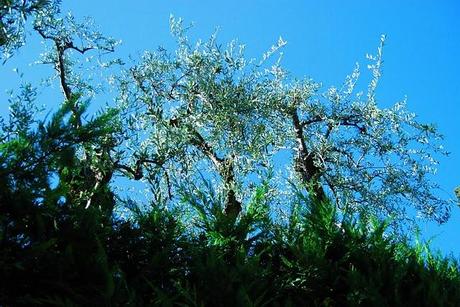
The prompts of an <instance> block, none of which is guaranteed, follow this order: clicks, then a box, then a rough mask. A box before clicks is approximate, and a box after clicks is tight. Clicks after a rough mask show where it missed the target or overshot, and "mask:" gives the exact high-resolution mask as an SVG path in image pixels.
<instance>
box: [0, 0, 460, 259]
mask: <svg viewBox="0 0 460 307" xmlns="http://www.w3.org/2000/svg"><path fill="white" fill-rule="evenodd" d="M63 2H64V6H63V7H64V10H69V9H70V10H72V12H73V13H74V15H76V16H77V17H82V16H91V17H93V18H94V19H95V21H96V23H97V24H98V25H99V26H100V28H101V30H102V32H104V33H106V34H108V35H111V36H114V37H115V38H119V39H122V40H123V45H122V46H121V47H120V49H119V51H120V53H119V55H121V57H124V58H126V57H127V56H128V55H129V54H131V55H134V57H136V55H137V54H138V53H140V52H142V51H143V50H145V49H155V48H156V47H157V46H158V45H163V46H171V42H172V40H171V37H170V35H169V28H168V21H169V15H170V14H173V15H175V16H176V17H182V18H184V19H185V21H186V22H192V21H193V22H194V23H195V26H194V29H193V30H192V36H193V37H196V38H203V39H206V38H207V37H208V36H209V35H210V34H211V33H212V32H213V31H214V29H215V28H216V27H219V28H220V34H219V37H220V41H222V42H223V43H224V42H227V41H228V40H230V39H233V38H237V39H238V40H239V41H240V42H242V43H245V44H246V45H247V50H248V54H249V56H251V57H256V56H259V55H260V54H261V53H262V52H264V51H266V49H267V48H268V47H269V46H271V45H272V44H273V43H274V42H276V40H277V39H278V37H279V36H282V37H283V38H284V39H285V40H286V41H287V42H288V45H287V47H286V48H285V50H284V54H285V55H284V61H283V62H284V66H285V67H286V68H288V69H289V70H290V71H291V72H292V74H293V75H294V76H298V77H303V76H309V77H312V78H313V79H314V80H316V81H321V82H323V84H324V85H325V86H327V85H332V84H335V85H340V84H341V83H342V82H343V80H344V78H345V76H346V75H347V74H348V73H350V72H351V71H352V69H353V67H354V65H355V63H356V62H360V63H361V64H362V65H361V67H363V68H364V67H365V66H366V65H365V64H366V60H365V54H366V53H373V52H374V51H375V49H376V48H377V46H378V43H379V37H380V35H381V34H386V35H387V43H386V47H385V49H384V60H385V63H384V68H383V78H382V80H381V83H380V87H379V90H378V92H377V94H378V100H379V102H380V103H381V105H382V106H389V105H391V104H392V103H394V102H396V101H398V100H401V99H403V98H404V97H405V96H407V98H408V108H409V109H410V110H412V111H413V112H415V113H417V114H418V115H419V119H420V120H421V121H424V122H433V123H436V124H437V126H438V128H439V130H440V132H441V133H442V134H444V136H445V142H444V145H445V148H446V149H447V150H449V151H450V152H451V155H450V156H449V157H448V158H444V159H442V160H441V165H440V167H439V172H438V174H437V177H436V178H435V181H436V182H438V183H439V184H440V185H441V187H442V188H443V189H444V190H445V192H444V193H445V195H443V196H445V197H449V196H451V197H453V192H452V191H453V189H454V187H455V186H457V185H460V176H459V175H458V174H459V170H460V137H458V133H459V132H460V128H459V127H460V126H459V124H458V121H459V120H460V99H459V97H460V74H459V72H460V60H459V57H458V54H459V49H460V19H459V18H458V16H460V2H458V1H456V0H445V1H436V0H432V1H425V0H412V1H401V0H385V1H371V0H367V1H364V0H362V1H343V0H335V1H332V0H322V1H310V0H304V1H301V0H298V1H273V0H256V1H249V0H246V1H241V0H237V1H215V0H214V1H209V0H200V1H191V0H188V1H186V0H168V1H159V0H157V1H152V0H137V1H135V2H133V3H135V4H127V2H126V1H113V0H112V1H108V0H98V1H94V0H93V1H88V0H79V1H66V0H64V1H63ZM26 52H27V51H26V50H25V49H24V50H22V51H21V54H20V55H19V57H18V59H17V60H16V63H15V62H12V63H10V64H8V65H7V66H5V67H3V68H2V71H1V72H0V77H1V78H2V79H3V80H6V78H8V79H9V80H13V79H14V77H13V76H12V75H11V77H9V76H10V74H12V73H11V72H10V70H8V69H9V68H10V67H12V65H16V66H17V62H18V61H22V63H24V62H26V61H27V59H29V57H28V55H27V53H26ZM34 69H35V70H40V68H34ZM11 82H13V81H11ZM2 83H4V82H3V81H2ZM4 84H7V85H9V82H5V83H4ZM6 88H8V87H6ZM2 89H5V87H4V85H3V86H2ZM459 221H460V209H459V208H457V207H454V208H453V214H452V218H451V220H450V221H449V222H448V223H447V224H446V225H443V226H441V227H438V226H435V225H432V224H422V230H423V231H424V232H425V234H426V236H428V237H429V236H432V235H438V236H437V237H436V238H435V239H434V240H433V246H434V247H435V248H440V249H441V250H442V252H443V253H445V254H447V253H450V252H452V253H453V254H454V255H455V256H457V257H459V256H460V236H459V235H458V230H460V223H459Z"/></svg>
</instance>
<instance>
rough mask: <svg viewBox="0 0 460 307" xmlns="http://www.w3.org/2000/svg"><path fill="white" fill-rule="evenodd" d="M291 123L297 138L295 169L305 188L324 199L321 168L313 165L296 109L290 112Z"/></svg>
mask: <svg viewBox="0 0 460 307" xmlns="http://www.w3.org/2000/svg"><path fill="white" fill-rule="evenodd" d="M292 123H293V125H294V131H295V136H296V140H297V144H298V146H297V157H296V159H295V170H296V172H297V173H298V174H299V175H300V176H301V178H302V181H303V183H304V184H305V185H306V187H307V189H309V190H310V191H312V192H313V193H314V194H315V195H314V196H315V197H316V199H317V200H319V201H323V200H325V199H326V193H325V192H324V189H323V187H322V185H321V182H320V179H321V169H320V168H319V167H317V166H316V165H315V161H314V155H313V154H311V153H310V152H309V151H308V149H307V146H306V144H305V139H304V134H303V126H302V123H301V122H300V120H299V115H298V114H297V110H294V111H293V112H292Z"/></svg>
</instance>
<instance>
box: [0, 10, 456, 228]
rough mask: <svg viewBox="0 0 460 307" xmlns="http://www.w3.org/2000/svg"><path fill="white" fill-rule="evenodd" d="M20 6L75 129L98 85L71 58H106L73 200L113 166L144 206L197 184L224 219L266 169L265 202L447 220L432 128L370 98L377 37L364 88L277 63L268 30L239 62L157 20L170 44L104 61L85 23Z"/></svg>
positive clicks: (86, 200)
mask: <svg viewBox="0 0 460 307" xmlns="http://www.w3.org/2000/svg"><path fill="white" fill-rule="evenodd" d="M8 3H9V2H8ZM24 3H26V4H30V10H29V7H28V6H27V7H24V9H27V10H29V11H31V12H35V15H34V17H35V19H34V22H33V29H34V30H35V31H36V32H37V33H38V34H39V35H40V36H41V38H42V39H43V40H44V41H45V42H46V43H47V44H46V45H47V46H48V48H49V50H47V52H45V53H44V54H43V55H42V57H41V59H40V61H41V62H42V63H44V64H51V65H52V66H53V67H54V69H55V75H54V76H53V77H52V78H51V80H52V81H57V83H58V84H59V86H60V88H61V89H62V92H63V98H64V100H65V103H66V104H67V106H68V107H69V108H70V110H71V113H72V123H73V125H74V126H75V128H76V129H78V128H79V127H81V126H83V125H84V123H83V122H82V121H84V117H82V114H83V112H84V110H85V107H86V106H87V101H89V100H88V99H91V98H93V99H94V98H97V95H98V94H104V93H106V92H104V88H101V87H99V86H98V85H97V83H100V80H94V79H93V80H92V79H91V78H90V77H88V75H89V74H88V70H79V69H80V68H79V67H80V66H83V68H86V69H90V70H91V71H93V72H94V71H98V70H107V68H108V67H112V66H113V64H120V65H116V67H117V68H116V69H115V70H113V72H114V75H112V76H111V77H110V82H111V84H112V85H114V87H113V90H115V92H116V106H115V109H111V110H112V111H113V112H116V113H117V114H118V118H119V123H120V129H119V130H117V132H116V133H115V132H114V133H113V135H112V136H111V137H110V138H107V139H106V140H105V141H104V142H101V143H100V144H93V145H92V146H89V147H88V146H86V147H85V148H80V149H79V151H78V152H79V153H80V159H81V160H82V164H87V165H88V170H87V174H90V176H92V177H94V178H95V180H94V181H93V182H92V184H91V187H88V188H87V192H85V193H83V194H82V195H80V196H79V197H80V198H81V200H80V202H81V203H82V204H84V206H85V207H89V206H91V204H92V201H91V200H92V196H93V195H94V194H95V193H96V192H97V190H98V189H99V188H100V187H101V186H105V185H106V184H107V183H110V182H112V184H117V181H116V180H114V179H115V177H114V174H121V175H122V176H124V177H127V178H129V179H132V180H142V181H144V182H145V183H147V185H148V187H149V188H150V195H151V196H153V199H154V201H155V202H160V203H163V204H165V205H181V203H182V198H181V197H182V196H183V194H184V191H188V192H187V193H190V192H191V191H193V190H194V189H195V190H197V189H198V190H202V189H205V188H206V187H211V188H212V189H213V190H215V191H216V193H215V195H214V194H213V195H209V197H214V196H215V197H216V202H220V204H221V205H222V211H223V213H224V215H225V216H227V217H229V219H230V221H233V220H235V219H236V218H237V217H238V216H239V215H240V212H241V211H242V210H243V209H244V207H245V205H246V204H247V203H248V199H249V198H250V197H251V195H252V194H253V192H254V187H255V186H257V185H258V184H260V182H261V180H268V179H267V178H269V179H270V178H271V185H272V189H270V191H269V193H270V195H271V198H272V200H273V202H274V203H275V202H276V201H277V200H280V201H281V200H282V202H283V203H289V200H290V199H292V197H293V196H294V194H295V193H294V192H292V191H291V189H290V188H289V187H290V185H294V186H297V187H299V186H300V187H303V190H304V192H305V193H308V194H309V195H311V196H313V197H315V198H317V199H319V200H326V199H330V200H331V201H333V202H334V203H335V204H336V207H337V208H338V209H339V210H341V211H342V212H350V213H352V214H354V213H366V214H373V215H377V216H380V217H382V218H385V217H392V218H394V219H395V220H401V219H405V218H411V217H413V214H412V212H414V210H415V212H416V214H417V216H420V217H424V218H428V219H433V220H436V221H438V222H444V221H445V220H446V219H447V218H448V216H449V208H450V201H448V200H444V199H441V198H439V197H438V196H437V194H436V189H437V185H436V184H435V183H434V182H433V181H432V180H431V179H432V178H431V176H432V175H433V174H434V173H435V171H436V164H437V161H436V155H437V154H444V151H443V149H442V147H441V146H439V144H438V141H439V140H440V138H441V136H440V135H439V134H438V133H437V131H436V129H435V127H434V126H433V125H427V124H422V123H419V122H418V121H417V119H416V116H415V115H414V114H413V113H411V112H408V111H407V110H406V108H405V101H401V102H397V103H396V104H394V106H392V107H390V108H382V107H380V106H379V105H378V102H377V98H376V89H377V85H378V81H379V79H380V76H381V69H382V63H383V62H382V51H383V44H384V37H382V40H381V44H380V46H379V48H378V50H377V53H376V55H373V56H372V55H370V56H368V60H369V61H370V64H369V66H368V68H369V70H370V72H371V81H370V83H369V85H368V86H367V88H365V89H364V91H359V88H360V86H359V84H358V80H359V76H360V69H359V66H358V65H357V66H356V68H355V69H354V71H353V72H352V74H351V75H350V76H348V77H347V78H346V79H345V82H344V84H343V85H341V86H339V87H331V88H328V89H325V90H324V89H322V87H321V86H320V84H319V83H317V82H315V81H313V80H311V79H308V78H306V79H293V78H292V77H290V75H289V74H288V72H287V71H285V70H284V69H283V67H282V66H281V61H280V60H281V52H280V49H281V48H282V47H283V46H284V45H285V44H286V42H285V41H284V40H283V39H281V38H280V39H279V41H278V42H277V44H275V45H274V46H272V47H271V48H270V49H269V50H268V51H267V52H266V53H265V54H263V56H262V58H261V59H260V60H256V59H248V58H247V57H246V55H245V52H244V49H245V48H244V46H243V45H240V44H238V43H237V42H236V41H232V42H230V43H229V44H227V45H226V46H223V45H221V44H219V42H218V41H217V35H213V36H212V37H211V38H210V39H209V40H207V41H205V42H202V41H198V42H196V43H193V42H191V41H190V40H189V39H188V38H187V28H185V27H184V26H183V24H182V21H181V20H176V19H174V18H171V31H172V34H173V36H174V38H175V39H176V42H177V49H176V50H175V51H174V52H169V51H168V50H166V49H164V48H159V49H158V50H156V51H146V52H145V53H144V54H143V56H142V57H141V58H140V59H139V60H138V61H137V62H136V63H135V64H134V65H132V66H131V67H129V66H128V65H124V64H123V63H122V62H121V61H120V60H118V59H116V58H113V57H111V58H107V54H108V53H113V52H114V51H115V47H116V45H117V44H118V41H116V40H114V39H111V38H106V37H105V36H104V35H102V34H101V33H99V32H98V31H95V30H94V29H93V28H92V26H91V23H90V22H89V21H88V20H85V21H84V22H77V21H76V20H75V18H74V17H73V16H71V15H66V16H64V17H60V12H59V7H58V6H57V5H51V6H50V7H49V9H40V10H39V9H38V6H37V7H35V6H32V2H31V3H29V2H24ZM47 3H48V2H46V1H45V2H40V1H39V2H37V5H38V4H40V5H41V6H40V7H42V6H43V5H44V6H46V5H47ZM5 7H6V6H3V10H5ZM14 9H16V7H14V6H12V7H11V8H10V9H9V10H8V12H9V13H10V14H11V13H12V12H13V11H12V10H14ZM2 12H3V11H2ZM2 14H3V13H2ZM2 16H3V15H2ZM2 18H3V17H2ZM82 57H83V58H86V59H88V60H90V61H86V60H85V61H83V60H82ZM91 59H92V61H91ZM83 62H84V63H86V64H84V65H80V63H83ZM88 63H89V64H88ZM76 64H79V65H76ZM85 65H86V66H85ZM88 65H89V66H88ZM91 65H92V66H91ZM120 67H121V69H120ZM98 78H100V77H98ZM31 92H32V91H31ZM112 111H111V112H112ZM280 157H282V158H280ZM94 161H96V162H97V163H93V162H94ZM285 168H287V169H288V172H287V173H286V172H285V173H283V175H280V176H275V175H273V171H275V172H276V171H279V170H281V169H285ZM211 194H212V193H211ZM408 208H411V209H410V210H409V212H406V211H407V209H408Z"/></svg>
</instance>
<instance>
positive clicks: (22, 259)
mask: <svg viewBox="0 0 460 307" xmlns="http://www.w3.org/2000/svg"><path fill="white" fill-rule="evenodd" d="M68 105H69V104H64V106H63V107H62V108H61V110H60V111H59V112H57V113H56V114H55V115H54V116H53V117H52V119H51V120H50V121H49V122H48V123H47V124H44V123H42V122H40V123H39V124H38V129H36V130H28V131H23V132H22V133H20V134H18V135H17V136H14V137H10V138H9V139H8V141H4V142H3V143H2V147H1V154H0V159H1V160H0V161H1V163H0V165H1V169H0V176H1V177H0V180H1V187H2V188H1V191H0V212H1V214H0V217H1V219H0V240H1V243H0V244H1V247H0V248H1V251H2V252H1V256H0V268H1V270H0V280H2V283H1V286H0V302H1V304H4V305H7V306H21V305H24V306H30V305H66V306H70V305H125V306H126V305H127V306H130V305H133V306H145V305H162V306H172V305H183V306H299V305H301V306H305V305H307V306H309V305H312V306H315V305H328V306H369V305H377V306H398V305H410V306H415V305H417V306H420V305H426V306H449V305H452V306H455V305H457V303H458V302H460V290H459V289H460V287H459V285H460V271H459V266H458V263H457V262H456V260H454V259H451V258H443V257H441V256H439V255H435V254H432V253H431V252H430V251H429V248H428V246H427V245H424V244H416V245H415V246H412V245H411V244H409V243H408V242H407V241H405V240H402V239H398V240H396V239H394V238H392V237H389V236H387V235H386V234H385V228H386V225H385V223H382V222H379V221H378V220H376V219H373V220H372V219H371V220H365V219H358V220H356V219H353V218H352V217H350V216H341V217H339V216H338V215H337V211H336V209H335V206H334V205H332V204H331V203H330V202H327V201H324V202H320V201H318V200H312V199H311V198H310V197H308V196H305V195H304V193H302V192H301V191H299V192H298V193H297V198H296V199H297V200H296V202H295V204H294V205H293V207H292V208H291V210H290V214H289V215H288V216H287V219H286V220H284V222H280V221H275V220H273V218H272V217H271V216H270V214H269V210H268V208H267V203H268V199H267V198H268V197H270V196H269V195H268V194H267V191H268V187H267V184H266V183H262V184H261V185H259V186H258V187H257V188H256V189H255V192H254V194H253V195H252V197H251V199H250V200H249V204H248V206H247V210H246V211H245V212H244V213H242V214H241V216H240V217H239V218H238V220H237V221H236V222H234V221H233V220H232V219H229V217H228V216H226V215H225V214H223V213H222V211H221V209H220V208H221V205H222V204H219V203H218V202H219V199H216V198H213V195H215V191H212V190H204V191H203V190H201V191H195V192H185V191H184V193H183V196H182V198H183V199H182V201H183V202H184V204H186V203H187V204H189V205H190V206H192V207H193V208H194V209H195V210H196V211H197V212H198V213H199V214H198V215H197V216H198V218H197V219H196V220H195V221H194V224H193V228H194V229H193V231H191V225H190V224H185V223H184V222H183V221H184V219H183V217H182V214H184V213H181V212H179V211H178V210H175V211H171V210H167V209H166V208H165V207H161V206H159V205H157V204H152V206H151V207H150V208H149V209H148V210H140V209H139V208H138V206H137V205H136V204H135V203H134V202H133V201H129V202H126V206H128V207H129V208H130V209H131V211H132V215H131V218H130V219H120V218H116V217H115V215H114V214H113V208H114V206H115V203H116V198H115V196H114V193H113V192H112V191H111V189H110V187H109V186H108V185H107V184H106V185H105V186H101V187H100V188H99V189H98V190H97V191H95V195H96V197H95V200H94V201H95V203H97V206H90V207H88V208H86V209H85V203H79V202H78V201H79V198H78V197H75V195H80V194H81V193H84V192H85V186H87V185H89V186H91V185H92V184H93V182H91V180H93V178H92V177H91V176H88V172H91V168H89V167H88V165H82V164H81V163H79V159H78V152H77V150H76V149H77V147H78V146H83V147H86V148H89V147H90V145H91V144H92V143H94V142H101V141H102V140H104V139H107V138H109V137H110V134H111V133H112V131H113V129H114V128H113V127H116V120H115V118H116V117H115V115H116V114H115V113H112V114H111V113H105V114H102V115H100V116H99V117H96V118H94V119H92V120H91V121H90V122H88V123H87V124H85V125H83V126H81V127H78V128H75V127H74V126H72V125H73V122H74V120H73V119H72V117H71V116H69V113H70V109H69V108H68ZM94 163H97V161H96V162H94ZM56 173H59V174H60V177H59V181H58V183H56V182H55V180H56V179H53V178H54V177H53V174H56ZM88 181H90V182H88ZM209 188H210V189H212V185H209ZM62 195H65V196H64V197H63V196H62ZM220 201H223V200H220ZM455 302H457V303H455Z"/></svg>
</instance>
